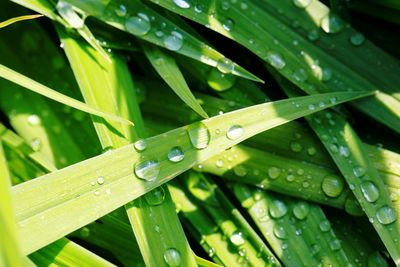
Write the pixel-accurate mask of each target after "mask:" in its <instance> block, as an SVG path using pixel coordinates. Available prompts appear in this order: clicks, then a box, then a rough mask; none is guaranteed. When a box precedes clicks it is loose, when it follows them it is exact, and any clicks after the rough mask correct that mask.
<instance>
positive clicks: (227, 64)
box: [217, 57, 235, 73]
mask: <svg viewBox="0 0 400 267" xmlns="http://www.w3.org/2000/svg"><path fill="white" fill-rule="evenodd" d="M234 68H235V66H234V64H233V62H232V60H230V59H229V58H226V57H224V58H221V59H220V60H218V63H217V69H218V70H219V71H220V72H222V73H231V72H232V71H233V69H234Z"/></svg>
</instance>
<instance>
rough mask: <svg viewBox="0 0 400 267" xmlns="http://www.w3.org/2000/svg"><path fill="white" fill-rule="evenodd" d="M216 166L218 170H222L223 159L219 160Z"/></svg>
mask: <svg viewBox="0 0 400 267" xmlns="http://www.w3.org/2000/svg"><path fill="white" fill-rule="evenodd" d="M215 166H217V168H222V167H223V166H224V161H223V160H222V159H219V160H217V161H216V162H215Z"/></svg>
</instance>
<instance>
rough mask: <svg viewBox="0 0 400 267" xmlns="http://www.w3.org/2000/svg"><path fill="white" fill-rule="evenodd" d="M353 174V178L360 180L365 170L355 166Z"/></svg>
mask: <svg viewBox="0 0 400 267" xmlns="http://www.w3.org/2000/svg"><path fill="white" fill-rule="evenodd" d="M353 174H354V176H355V177H357V178H360V177H362V176H364V174H365V168H364V167H361V166H355V167H354V168H353Z"/></svg>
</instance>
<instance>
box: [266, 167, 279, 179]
mask: <svg viewBox="0 0 400 267" xmlns="http://www.w3.org/2000/svg"><path fill="white" fill-rule="evenodd" d="M280 175H281V169H279V168H278V167H275V166H274V167H270V168H269V169H268V176H269V178H271V179H276V178H278V177H279V176H280Z"/></svg>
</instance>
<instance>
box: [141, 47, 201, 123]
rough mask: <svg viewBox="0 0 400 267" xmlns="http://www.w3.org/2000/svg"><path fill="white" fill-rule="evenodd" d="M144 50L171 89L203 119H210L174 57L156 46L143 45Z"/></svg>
mask: <svg viewBox="0 0 400 267" xmlns="http://www.w3.org/2000/svg"><path fill="white" fill-rule="evenodd" d="M143 50H144V52H145V54H146V56H147V58H148V59H149V61H150V63H151V64H152V66H153V67H154V68H155V69H156V71H157V72H158V74H160V76H161V77H162V78H163V80H164V81H165V82H166V83H167V84H168V85H169V87H170V88H171V89H172V90H173V91H174V92H175V93H176V94H177V95H178V96H179V97H180V98H181V99H182V100H183V101H184V102H185V103H186V104H187V105H188V106H189V107H191V108H192V109H193V110H194V111H196V112H197V113H198V114H199V115H200V116H202V117H203V118H208V115H207V113H206V112H205V111H204V110H203V108H202V107H201V106H200V104H199V102H198V101H197V100H196V98H195V97H194V95H193V94H192V92H191V91H190V88H189V86H188V85H187V84H186V81H185V78H184V77H183V75H182V73H181V71H180V70H179V67H178V65H177V64H176V62H175V60H174V58H173V57H171V56H170V55H168V54H166V53H164V52H163V51H161V50H160V49H159V48H157V47H156V46H153V45H150V44H144V43H143Z"/></svg>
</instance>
